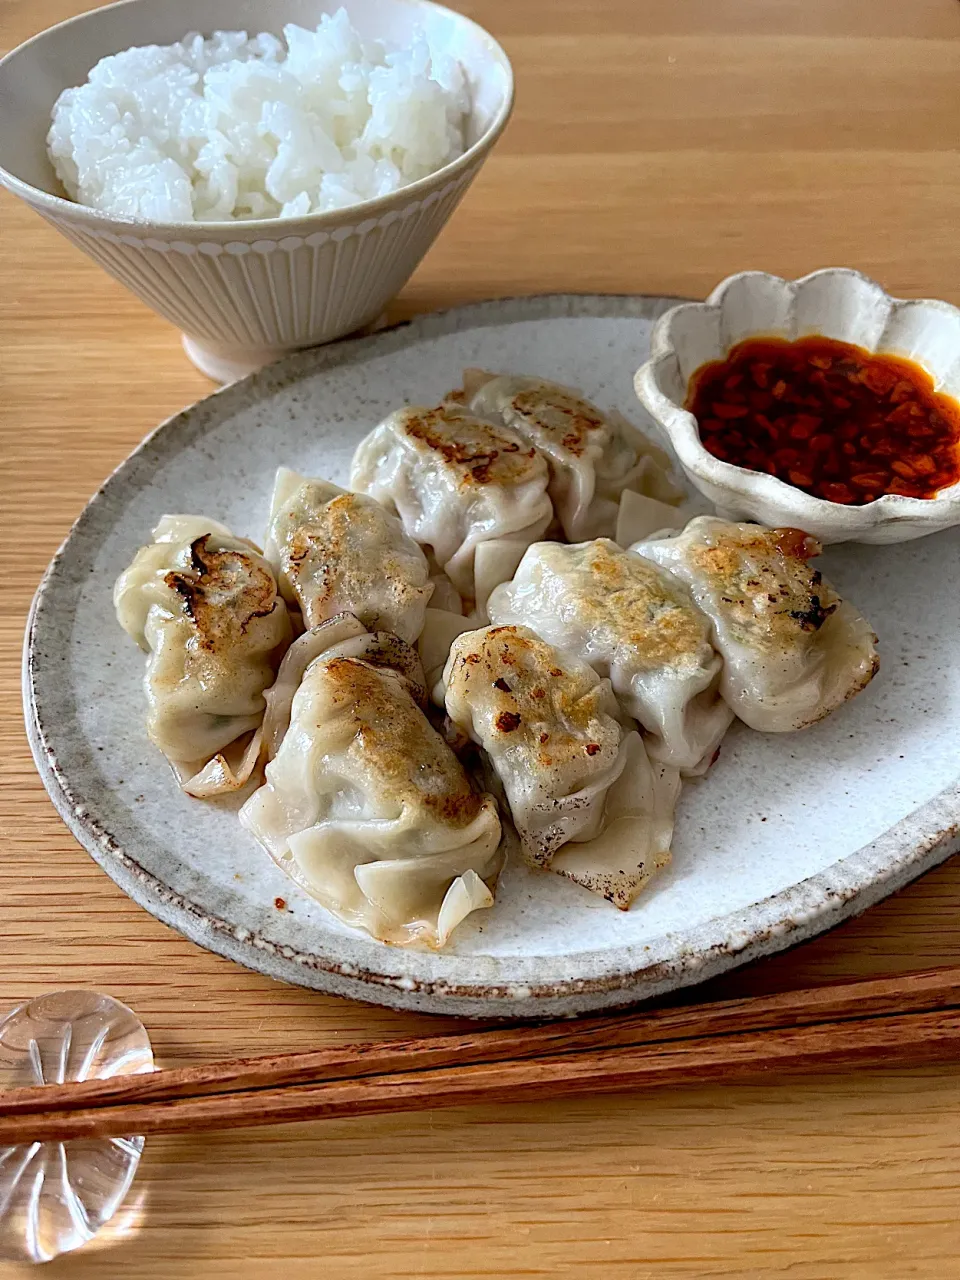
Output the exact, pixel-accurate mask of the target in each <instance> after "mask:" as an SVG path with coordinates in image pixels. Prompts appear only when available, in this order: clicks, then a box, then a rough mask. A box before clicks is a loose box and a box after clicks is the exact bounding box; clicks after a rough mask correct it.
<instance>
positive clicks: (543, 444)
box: [463, 369, 682, 542]
mask: <svg viewBox="0 0 960 1280" xmlns="http://www.w3.org/2000/svg"><path fill="white" fill-rule="evenodd" d="M463 397H464V400H465V403H466V407H467V408H468V409H469V410H470V411H471V412H472V413H476V414H479V415H480V416H481V417H487V418H490V419H491V420H492V421H495V422H502V423H503V425H504V426H505V427H508V428H509V429H510V430H511V431H515V432H516V433H517V435H519V436H521V437H522V438H523V439H524V440H526V441H527V442H528V443H529V444H532V445H534V446H535V448H536V449H537V450H538V451H539V452H540V453H541V454H542V455H543V456H544V458H546V460H547V464H548V466H549V468H550V497H551V498H552V499H553V507H554V511H555V512H556V514H557V517H558V518H559V520H560V523H561V524H562V526H563V532H564V536H565V537H566V539H567V541H568V542H582V541H584V540H585V539H587V538H596V537H608V538H612V537H613V535H614V533H615V530H616V523H617V510H618V501H619V498H620V494H621V493H622V491H623V490H624V489H636V490H638V491H639V492H640V493H644V494H647V495H648V496H649V497H651V498H656V499H659V500H661V501H664V502H675V501H677V500H679V498H680V497H681V496H682V495H681V493H680V490H678V489H677V488H676V487H675V485H674V484H673V483H672V482H671V480H670V478H669V468H670V462H669V459H668V458H667V456H666V454H665V453H663V452H662V451H661V450H660V449H658V448H657V447H656V446H655V445H654V444H653V443H652V442H651V441H650V440H648V439H647V438H646V437H645V436H644V435H643V434H642V432H640V431H638V430H637V428H636V427H634V426H633V425H632V424H631V423H629V422H627V420H626V419H625V418H623V417H621V416H620V415H619V414H612V413H610V414H604V413H603V412H602V411H601V410H600V409H598V408H597V407H596V405H594V404H591V403H590V401H589V400H585V399H584V398H583V397H582V396H581V395H580V394H579V392H577V391H574V390H572V389H571V388H570V387H563V386H559V385H558V384H557V383H555V382H547V381H545V380H544V379H542V378H530V377H524V376H520V375H517V374H494V373H487V372H485V371H484V370H482V369H467V370H466V371H465V372H464V375H463Z"/></svg>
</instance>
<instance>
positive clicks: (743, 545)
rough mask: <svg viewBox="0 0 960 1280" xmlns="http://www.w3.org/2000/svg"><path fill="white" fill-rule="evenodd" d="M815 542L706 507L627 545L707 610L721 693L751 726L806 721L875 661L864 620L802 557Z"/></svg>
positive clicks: (850, 690)
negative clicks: (668, 532) (665, 532)
mask: <svg viewBox="0 0 960 1280" xmlns="http://www.w3.org/2000/svg"><path fill="white" fill-rule="evenodd" d="M820 549H821V548H820V544H819V542H817V540H816V539H815V538H812V537H810V535H809V534H806V533H803V532H802V531H801V530H799V529H767V528H765V527H764V526H763V525H758V524H736V523H732V522H730V521H727V520H721V519H719V518H717V517H715V516H698V517H697V518H696V519H695V520H691V521H690V523H689V524H688V525H687V526H686V528H685V529H684V530H683V532H682V533H679V534H676V535H674V536H673V537H664V538H660V539H650V540H647V541H643V542H638V543H636V544H634V546H633V547H632V548H631V550H632V551H633V552H635V553H636V554H638V555H641V556H644V557H645V558H646V559H648V560H651V561H652V562H653V563H654V564H658V565H660V566H661V567H662V568H664V569H666V570H668V572H670V573H672V574H673V575H674V576H675V577H676V578H678V579H679V580H680V581H681V582H683V583H684V584H685V585H686V586H687V587H688V588H689V589H690V592H691V594H692V595H693V598H694V600H695V601H696V603H697V605H698V606H699V608H700V609H702V610H703V612H704V613H705V614H706V615H707V616H708V617H709V618H710V620H711V622H712V624H713V643H714V646H715V647H716V648H717V650H718V651H719V652H720V654H721V656H722V658H723V671H722V674H721V677H720V692H721V694H722V695H723V697H724V699H725V700H726V702H727V703H728V705H729V706H730V707H731V708H732V710H733V711H734V712H735V713H736V714H737V715H738V716H739V717H740V719H741V720H743V721H744V723H745V724H748V725H749V726H750V727H751V728H752V729H759V730H761V731H762V732H765V733H787V732H789V731H791V730H794V729H804V728H806V727H807V726H808V725H812V724H815V723H816V722H817V721H818V720H821V719H823V717H824V716H826V715H829V714H830V712H831V711H835V710H836V709H837V707H839V706H841V705H842V704H843V703H844V702H846V701H847V699H849V698H852V697H853V696H854V695H855V694H857V693H859V692H860V690H861V689H863V688H865V687H866V685H868V684H869V683H870V681H871V680H872V679H873V677H874V676H875V675H876V673H877V670H878V669H879V665H880V661H879V658H878V656H877V652H876V647H875V646H876V643H877V637H876V636H875V635H874V632H873V628H872V627H871V625H870V623H869V622H867V621H866V619H865V618H863V617H861V616H860V614H859V613H858V612H857V610H856V609H855V608H854V607H853V605H851V604H848V603H846V602H844V601H841V599H840V597H839V596H838V595H837V593H836V591H835V590H834V589H833V587H832V586H831V585H830V584H829V583H828V582H827V581H826V580H825V579H824V578H823V576H822V575H821V573H820V572H819V570H817V569H815V568H813V566H812V565H811V564H810V560H811V559H812V558H813V557H814V556H816V555H819V553H820Z"/></svg>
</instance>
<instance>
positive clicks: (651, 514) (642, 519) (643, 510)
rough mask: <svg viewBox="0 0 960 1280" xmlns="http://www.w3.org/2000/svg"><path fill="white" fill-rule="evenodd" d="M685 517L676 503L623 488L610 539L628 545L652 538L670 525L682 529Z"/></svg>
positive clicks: (664, 531) (669, 527)
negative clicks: (615, 523) (613, 531)
mask: <svg viewBox="0 0 960 1280" xmlns="http://www.w3.org/2000/svg"><path fill="white" fill-rule="evenodd" d="M688 519H689V517H688V516H687V515H684V513H683V512H682V511H678V510H677V508H676V507H671V506H668V505H667V503H665V502H658V501H657V499H656V498H648V497H647V496H646V495H645V494H643V493H634V491H633V490H632V489H624V491H623V493H621V495H620V505H619V507H618V508H617V525H616V532H615V533H614V535H613V540H614V542H616V543H617V544H618V545H619V546H621V547H624V548H626V547H630V546H632V544H633V543H634V542H639V541H640V540H641V539H643V538H653V537H655V536H657V535H658V534H661V533H667V532H669V531H670V530H671V529H682V528H683V527H684V525H685V524H686V523H687V520H688Z"/></svg>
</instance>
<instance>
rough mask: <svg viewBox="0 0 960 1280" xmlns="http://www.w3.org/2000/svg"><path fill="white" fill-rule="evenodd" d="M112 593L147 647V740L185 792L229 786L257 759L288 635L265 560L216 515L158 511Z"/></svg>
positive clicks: (125, 621)
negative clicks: (267, 695)
mask: <svg viewBox="0 0 960 1280" xmlns="http://www.w3.org/2000/svg"><path fill="white" fill-rule="evenodd" d="M113 598H114V605H115V607H116V610H117V617H118V619H119V621H120V624H121V626H122V627H123V628H124V630H125V631H126V632H127V633H128V634H129V635H131V636H132V637H133V639H134V640H136V642H137V643H138V644H139V645H140V647H141V648H142V649H145V650H146V651H147V652H148V653H149V655H150V656H149V658H148V659H147V671H146V676H145V681H144V683H145V687H146V693H147V705H148V711H147V733H148V734H149V735H150V739H151V741H152V742H153V743H154V744H155V745H156V746H157V747H159V748H160V750H161V751H162V752H163V754H164V755H165V756H166V757H167V759H168V760H169V761H170V763H171V764H172V765H173V766H174V769H175V770H176V772H177V774H178V776H179V778H180V780H181V785H182V786H183V788H184V790H185V791H188V792H189V793H190V794H191V795H195V796H201V797H205V796H211V795H218V794H220V793H222V792H225V791H232V790H236V789H237V788H238V787H240V786H242V785H243V784H244V783H245V782H246V781H247V780H248V778H249V777H250V774H251V773H252V771H253V769H254V767H255V765H256V762H257V757H258V754H259V729H260V723H261V721H262V719H263V714H264V709H265V707H266V702H265V700H264V691H265V690H266V689H267V688H268V687H269V686H270V685H271V684H272V683H273V680H274V676H275V673H276V671H277V668H278V666H279V664H280V660H281V658H282V657H283V653H284V651H285V649H286V647H287V645H288V644H289V643H290V639H291V628H290V619H289V617H288V615H287V609H286V606H285V604H284V603H283V600H282V599H281V598H280V596H279V595H278V592H277V582H276V579H275V577H274V575H273V570H272V569H271V568H270V565H269V564H268V563H267V561H266V560H265V559H264V558H263V556H261V555H260V553H259V552H258V551H257V549H256V548H255V547H254V544H253V543H251V542H247V541H246V540H245V539H243V538H236V537H234V535H233V534H232V533H230V531H229V529H226V528H225V527H224V526H223V525H222V524H219V523H218V522H217V521H216V520H208V519H206V518H205V517H203V516H164V517H163V519H162V520H161V521H160V523H159V524H158V525H157V527H156V529H155V530H154V531H153V542H152V543H150V544H149V545H148V546H146V547H142V548H141V549H140V550H139V551H138V552H137V554H136V556H135V557H134V560H133V563H132V564H131V565H130V567H129V568H128V569H126V570H125V571H124V572H123V573H122V574H121V575H120V577H119V578H118V579H117V583H116V586H115V588H114V595H113ZM251 734H253V735H254V736H253V738H250V736H249V735H251Z"/></svg>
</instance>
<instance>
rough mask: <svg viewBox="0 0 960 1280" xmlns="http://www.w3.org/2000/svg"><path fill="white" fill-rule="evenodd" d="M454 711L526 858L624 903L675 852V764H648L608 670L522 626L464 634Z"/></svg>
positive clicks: (450, 681)
mask: <svg viewBox="0 0 960 1280" xmlns="http://www.w3.org/2000/svg"><path fill="white" fill-rule="evenodd" d="M443 679H444V686H445V690H446V708H447V714H448V716H449V717H450V719H451V721H452V722H453V723H454V724H455V725H456V726H457V727H458V728H460V729H461V730H462V731H463V732H464V733H466V734H467V735H468V736H469V737H470V738H471V739H472V740H473V741H474V742H476V743H478V744H479V745H480V746H481V747H482V748H483V750H484V752H485V753H486V757H487V759H488V761H489V763H490V766H491V768H492V769H493V770H494V772H495V773H496V775H497V777H498V779H499V782H500V784H501V786H502V787H503V791H504V794H505V796H506V799H507V802H508V804H509V806H510V812H511V815H512V817H513V823H514V826H515V827H516V830H517V835H518V837H519V842H520V847H521V850H522V853H523V856H524V858H525V860H526V861H528V862H529V863H530V864H531V865H533V866H536V867H540V868H542V869H545V870H550V871H555V872H557V873H558V874H560V875H564V876H567V877H568V878H569V879H571V880H574V881H576V882H577V883H578V884H581V885H583V886H584V887H585V888H587V889H590V890H592V891H593V892H595V893H599V894H601V895H602V896H603V897H605V898H607V899H608V900H609V901H610V902H612V903H614V905H615V906H617V907H619V908H620V909H621V910H626V909H627V908H628V907H629V906H630V903H631V902H632V901H633V899H634V898H635V897H636V895H637V894H638V893H639V892H640V890H641V889H642V888H643V886H644V884H646V882H647V880H649V878H650V876H651V875H653V874H654V872H655V871H656V870H657V869H658V868H660V867H662V866H663V865H665V863H666V862H667V861H668V860H669V857H670V842H671V839H672V833H673V811H674V807H675V805H676V800H677V796H678V794H679V787H680V783H679V775H678V773H677V771H676V770H675V769H670V768H668V767H666V766H662V765H659V764H651V762H650V761H649V759H648V757H647V754H646V751H645V749H644V746H643V742H642V740H641V738H640V735H639V734H638V733H637V732H636V730H635V729H632V728H630V727H628V726H625V725H624V724H623V723H622V719H623V717H622V715H621V712H620V709H619V707H618V705H617V702H616V699H615V698H614V696H613V692H612V690H611V688H610V682H609V681H608V680H601V679H600V677H599V676H597V674H596V672H595V671H593V669H592V668H591V667H589V666H587V665H586V664H585V663H581V662H579V661H577V660H575V659H571V658H569V657H568V656H566V655H563V656H561V654H560V653H559V652H558V651H557V650H556V649H554V648H553V647H552V646H551V645H548V644H547V643H545V642H544V641H543V640H541V639H540V638H539V637H538V636H536V635H535V634H534V632H533V631H531V630H529V629H528V628H526V627H520V626H508V627H485V628H482V629H480V630H477V631H471V632H466V633H465V634H463V635H461V636H460V637H458V638H457V639H456V640H455V641H454V643H453V646H452V648H451V650H450V657H449V659H448V661H447V666H446V669H445V671H444V677H443Z"/></svg>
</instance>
